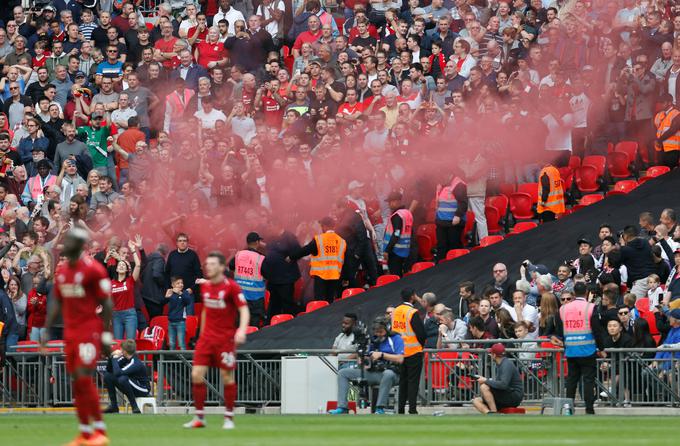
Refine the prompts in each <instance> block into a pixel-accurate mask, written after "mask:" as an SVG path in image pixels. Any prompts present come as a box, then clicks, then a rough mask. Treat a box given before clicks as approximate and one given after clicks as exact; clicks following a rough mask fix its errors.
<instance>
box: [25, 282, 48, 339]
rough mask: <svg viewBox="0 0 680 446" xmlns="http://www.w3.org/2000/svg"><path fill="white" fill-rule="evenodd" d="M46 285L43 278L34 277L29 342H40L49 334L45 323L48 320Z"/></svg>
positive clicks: (30, 292)
mask: <svg viewBox="0 0 680 446" xmlns="http://www.w3.org/2000/svg"><path fill="white" fill-rule="evenodd" d="M45 291H47V290H46V283H45V282H44V281H43V277H41V276H39V275H35V276H33V288H31V290H30V291H29V292H28V296H27V298H28V307H27V312H28V327H30V332H29V340H31V341H34V342H38V341H40V339H42V336H44V335H45V334H47V328H46V327H45V322H46V319H47V294H46V293H45Z"/></svg>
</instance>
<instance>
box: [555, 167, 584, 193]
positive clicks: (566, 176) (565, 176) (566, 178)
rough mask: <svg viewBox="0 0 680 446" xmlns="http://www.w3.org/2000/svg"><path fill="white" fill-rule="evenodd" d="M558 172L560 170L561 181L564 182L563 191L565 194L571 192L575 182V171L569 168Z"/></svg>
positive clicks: (561, 168)
mask: <svg viewBox="0 0 680 446" xmlns="http://www.w3.org/2000/svg"><path fill="white" fill-rule="evenodd" d="M579 167H580V166H579ZM577 169H578V167H577ZM557 170H559V172H560V179H561V180H562V190H563V191H564V192H567V191H569V190H571V185H572V183H573V182H574V171H573V170H572V169H570V168H569V167H560V168H558V169H557Z"/></svg>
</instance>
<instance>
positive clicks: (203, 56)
mask: <svg viewBox="0 0 680 446" xmlns="http://www.w3.org/2000/svg"><path fill="white" fill-rule="evenodd" d="M196 49H197V50H198V61H197V63H198V64H199V65H201V66H202V67H203V68H208V63H210V62H217V61H220V60H222V59H224V58H225V57H227V50H226V49H225V48H224V45H223V44H221V43H219V42H216V43H208V42H205V41H204V42H200V43H198V44H196Z"/></svg>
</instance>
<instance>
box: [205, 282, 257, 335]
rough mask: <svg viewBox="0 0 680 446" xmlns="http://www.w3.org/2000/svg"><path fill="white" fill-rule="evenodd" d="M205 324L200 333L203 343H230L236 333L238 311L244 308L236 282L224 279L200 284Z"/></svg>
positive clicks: (244, 304)
mask: <svg viewBox="0 0 680 446" xmlns="http://www.w3.org/2000/svg"><path fill="white" fill-rule="evenodd" d="M201 297H202V298H203V311H205V324H204V326H203V327H202V331H201V340H202V341H203V342H210V343H212V342H231V341H232V340H233V338H234V333H235V332H236V328H237V327H238V325H237V318H238V309H239V308H241V307H243V306H246V305H247V303H246V299H245V297H244V296H243V293H241V288H240V287H239V286H238V284H237V283H236V282H234V281H233V280H231V279H227V278H225V279H224V280H223V281H221V282H220V283H216V284H214V283H211V282H207V283H203V284H201Z"/></svg>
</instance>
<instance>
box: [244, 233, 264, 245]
mask: <svg viewBox="0 0 680 446" xmlns="http://www.w3.org/2000/svg"><path fill="white" fill-rule="evenodd" d="M260 240H264V239H263V238H262V237H260V234H258V233H257V232H249V233H248V235H247V236H246V243H255V242H259V241H260Z"/></svg>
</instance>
